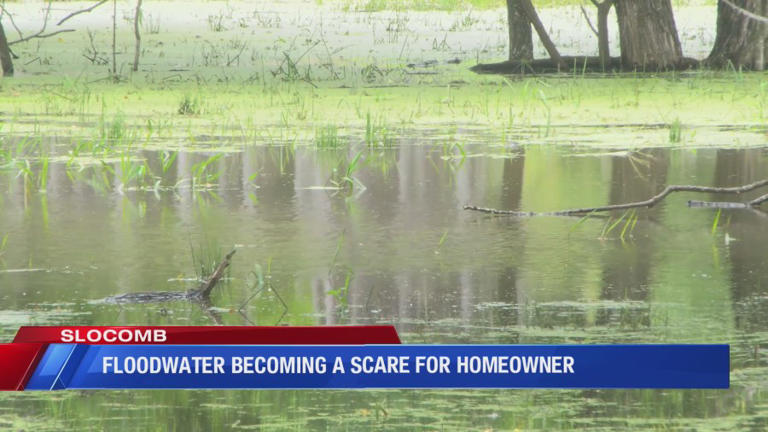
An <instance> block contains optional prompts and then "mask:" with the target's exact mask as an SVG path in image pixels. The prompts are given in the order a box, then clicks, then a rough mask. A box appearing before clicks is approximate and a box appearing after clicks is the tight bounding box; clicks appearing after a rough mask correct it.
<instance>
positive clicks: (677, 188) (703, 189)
mask: <svg viewBox="0 0 768 432" xmlns="http://www.w3.org/2000/svg"><path fill="white" fill-rule="evenodd" d="M764 186H768V179H765V180H760V181H757V182H754V183H750V184H746V185H743V186H734V187H712V186H692V185H670V186H667V187H666V188H664V190H663V191H661V192H659V193H658V194H656V195H654V196H653V197H651V198H649V199H647V200H645V201H635V202H629V203H624V204H613V205H606V206H600V207H584V208H576V209H568V210H558V211H552V212H525V211H515V210H499V209H494V208H485V207H477V206H472V205H466V206H464V210H472V211H477V212H481V213H488V214H494V215H505V216H517V217H530V216H581V215H586V214H590V213H599V212H608V211H614V210H627V209H633V208H642V207H647V208H651V207H653V206H655V205H656V204H658V203H660V202H661V201H663V200H664V198H666V197H667V195H669V194H671V193H673V192H698V193H722V194H742V193H746V192H749V191H753V190H755V189H758V188H761V187H764ZM767 201H768V194H765V195H763V196H760V197H758V198H755V199H753V200H752V201H749V202H746V203H719V202H706V201H688V206H689V207H713V208H745V209H754V208H755V207H757V206H759V205H760V204H762V203H764V202H767ZM734 204H736V205H734Z"/></svg>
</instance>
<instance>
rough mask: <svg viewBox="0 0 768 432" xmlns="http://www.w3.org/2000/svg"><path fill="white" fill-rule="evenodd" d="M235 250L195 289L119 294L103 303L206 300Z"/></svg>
mask: <svg viewBox="0 0 768 432" xmlns="http://www.w3.org/2000/svg"><path fill="white" fill-rule="evenodd" d="M236 251H237V250H236V249H232V251H231V252H230V253H228V254H227V255H225V256H224V259H223V260H222V261H221V262H220V263H219V265H218V266H216V269H215V270H214V271H213V273H212V274H211V276H210V277H209V278H208V279H207V280H205V281H203V282H201V283H200V286H199V287H198V288H197V289H192V290H189V291H150V292H137V293H126V294H119V295H116V296H111V297H107V298H105V299H104V300H102V301H103V302H104V303H114V304H135V303H165V302H172V301H197V302H208V300H209V299H210V297H211V291H212V290H213V287H215V286H216V284H217V283H218V282H219V280H220V279H221V278H222V277H223V276H224V271H225V270H226V269H227V267H229V264H230V261H231V260H232V256H233V255H234V254H235V252H236Z"/></svg>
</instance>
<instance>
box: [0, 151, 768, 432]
mask: <svg viewBox="0 0 768 432" xmlns="http://www.w3.org/2000/svg"><path fill="white" fill-rule="evenodd" d="M361 148H362V147H361ZM358 150H359V149H351V150H343V151H342V150H337V149H328V150H315V149H311V148H306V147H297V148H295V149H294V148H290V147H285V146H280V147H278V146H274V147H249V148H246V149H244V150H243V151H242V152H233V153H226V154H224V156H223V157H221V158H220V159H218V160H217V161H216V162H215V163H214V165H213V166H214V168H213V171H215V172H216V173H217V177H216V178H215V181H214V182H212V183H211V184H210V185H208V186H209V187H206V188H204V190H193V189H191V188H189V187H188V184H189V183H190V180H189V173H190V172H191V171H193V169H194V167H195V166H196V164H199V163H201V162H203V161H205V160H207V159H208V158H209V157H210V156H211V155H210V154H208V153H204V152H190V153H180V154H179V155H178V157H177V159H176V160H175V162H174V164H173V166H172V168H171V169H169V170H168V171H167V172H166V173H165V174H164V177H163V184H165V185H178V187H176V188H175V189H171V190H160V191H152V190H138V191H137V190H125V191H124V193H122V194H121V193H118V192H115V191H113V190H112V189H113V187H114V185H108V184H107V185H106V186H105V184H104V182H103V181H101V180H99V174H98V172H97V170H96V168H88V169H85V170H83V172H82V173H80V174H78V176H74V177H73V176H72V175H71V172H68V170H67V168H66V167H65V166H64V164H57V163H53V164H51V167H50V169H49V174H48V187H47V193H46V194H40V193H37V192H30V191H28V190H26V188H25V187H24V184H23V179H20V178H19V177H17V176H16V175H15V173H4V175H3V176H2V177H0V186H1V187H2V190H3V192H2V201H1V203H0V227H1V228H0V235H4V234H6V233H7V234H8V238H9V240H8V245H7V248H6V250H5V251H4V253H3V255H2V257H1V258H0V287H1V288H0V327H1V328H2V331H3V335H10V334H11V333H12V332H13V331H15V328H16V327H17V326H18V325H22V324H33V323H38V324H40V323H56V324H194V323H199V324H210V323H211V322H210V319H209V318H208V316H207V315H206V313H205V312H204V311H201V310H200V309H199V308H198V307H197V306H196V305H190V304H184V303H174V304H166V305H127V306H120V307H118V306H112V305H104V304H98V303H93V302H92V301H93V300H97V299H100V298H104V297H107V296H110V295H115V294H119V293H123V292H132V291H148V290H183V289H187V288H189V287H191V286H193V285H194V283H195V282H194V278H195V272H194V268H193V267H192V262H191V256H190V248H203V249H208V250H215V249H217V248H222V249H224V248H228V247H230V246H231V245H237V246H238V247H239V248H240V251H239V252H238V254H237V255H236V256H235V260H234V263H233V266H232V272H231V275H230V278H229V280H228V283H227V284H224V285H223V286H222V287H221V288H220V289H218V291H217V292H216V294H215V297H214V299H213V302H214V304H215V305H216V306H217V307H219V308H221V313H222V317H223V320H224V322H225V323H227V324H247V322H246V321H244V320H243V318H242V317H241V316H240V315H239V314H237V313H236V309H237V307H238V306H239V305H240V304H242V302H243V301H245V300H246V299H248V298H249V297H250V295H251V294H252V291H253V287H252V286H249V285H248V283H246V279H247V275H248V273H249V272H251V271H252V270H254V269H258V271H261V272H262V273H263V275H264V276H265V277H267V278H269V281H270V284H271V286H272V287H273V288H274V289H275V290H276V291H278V292H279V294H280V296H281V297H282V298H283V299H285V301H286V302H287V304H288V313H287V315H286V317H285V318H284V319H283V322H286V323H289V324H343V323H351V324H365V323H392V324H394V325H396V326H397V328H398V330H399V331H400V333H401V335H402V338H403V340H404V341H405V342H410V343H417V342H427V343H438V342H467V343H473V342H476V343H480V342H487V343H547V342H549V343H564V342H565V343H580V342H584V343H609V342H727V343H730V344H732V358H733V369H734V372H733V374H732V381H733V389H732V390H729V391H727V392H600V391H593V392H575V391H574V392H539V391H534V392H425V393H424V394H423V395H421V396H417V395H416V393H414V392H371V393H365V394H361V393H348V392H224V393H200V392H185V393H179V392H161V393H151V394H150V393H145V392H139V393H136V394H131V395H130V396H126V395H122V396H121V397H127V398H129V400H128V401H125V402H122V400H121V402H117V401H118V396H117V395H116V394H113V393H99V394H92V395H90V396H89V397H87V398H70V397H67V396H63V398H64V401H63V402H53V400H54V399H48V398H47V397H40V396H38V397H37V398H31V397H28V396H23V397H22V396H9V397H8V398H7V401H8V405H7V406H8V407H9V408H4V411H5V412H6V413H7V414H8V415H13V416H16V417H24V416H25V413H26V412H27V411H28V410H27V407H30V406H32V407H34V411H35V412H37V413H41V414H44V413H50V412H51V411H50V410H53V409H54V408H53V407H54V406H55V405H56V404H64V406H65V408H64V409H65V410H67V412H71V413H73V414H72V416H71V418H69V419H67V420H62V421H63V422H64V423H68V424H69V423H71V424H69V426H76V425H84V424H87V423H86V421H87V418H88V416H89V415H93V416H98V417H100V418H101V417H102V416H103V413H104V410H106V411H107V412H109V413H110V415H111V416H112V417H109V418H107V419H105V420H102V421H103V422H104V423H103V427H110V426H114V425H117V424H120V422H121V421H122V420H120V419H122V418H128V417H130V418H131V419H134V418H136V416H137V415H138V417H140V418H142V419H144V420H146V423H144V424H145V425H147V424H151V423H153V422H158V421H159V422H167V425H168V426H169V428H179V429H182V428H183V429H189V428H190V427H192V426H190V425H193V427H194V428H197V429H208V428H219V427H222V425H241V426H243V427H246V426H249V427H251V426H253V427H257V426H258V427H262V428H265V429H270V428H275V429H279V428H280V427H282V426H286V425H294V426H296V427H298V428H310V429H314V428H321V429H328V428H336V427H351V428H356V427H366V426H367V427H373V426H377V427H392V428H395V429H397V428H400V429H403V430H407V429H410V428H412V427H414V425H416V424H422V423H424V424H430V425H433V426H435V427H438V426H440V425H442V426H445V427H448V428H460V429H465V428H466V427H467V426H470V425H471V426H472V427H477V428H480V429H483V428H498V429H507V428H515V427H519V428H531V429H537V428H538V429H578V428H581V427H607V428H615V427H633V426H635V425H640V426H637V427H639V428H641V429H643V428H649V427H661V426H660V425H665V427H669V428H672V429H675V428H678V427H682V426H684V425H686V424H690V425H694V426H693V427H694V428H696V427H701V428H706V427H712V428H714V427H715V426H718V427H720V426H721V427H722V428H726V429H727V428H735V427H740V428H743V430H749V429H750V428H751V429H753V430H760V429H761V428H765V427H768V414H766V412H765V410H764V407H765V405H766V402H767V401H768V399H766V390H765V388H766V383H767V382H768V374H767V373H766V370H768V362H766V360H765V359H766V357H765V352H768V351H767V350H768V318H766V317H768V300H767V299H768V295H767V291H766V290H767V289H768V288H766V287H768V276H766V271H765V270H766V268H765V264H766V263H767V262H768V249H766V247H765V245H766V244H768V218H765V217H761V216H759V215H758V214H756V213H754V212H745V211H723V213H722V214H721V215H720V217H719V224H718V225H717V226H716V227H715V228H714V229H713V222H714V220H715V217H716V212H715V211H711V210H707V209H689V208H687V207H686V205H685V202H686V200H687V199H690V198H691V196H690V195H685V194H681V195H679V196H676V195H673V196H671V197H669V199H668V200H666V201H665V202H664V203H662V204H660V205H658V206H656V207H654V208H652V209H647V210H640V211H638V212H637V222H636V223H634V224H632V225H631V226H630V225H628V224H627V223H626V221H627V220H629V219H627V218H626V216H625V219H624V220H623V221H622V222H618V223H615V222H616V221H617V220H618V219H619V218H621V217H622V213H616V214H613V215H610V216H609V217H610V219H605V218H589V219H586V220H583V221H580V220H579V219H578V218H551V217H541V218H528V219H525V218H491V217H487V216H484V215H478V214H472V213H467V212H465V211H463V210H461V207H462V206H463V205H464V204H468V203H473V204H478V205H483V206H489V207H498V208H506V209H521V210H540V211H544V210H555V209H560V208H568V207H573V206H588V205H600V204H606V203H610V204H615V203H621V202H626V201H634V200H641V199H645V198H648V197H649V196H651V195H653V194H654V193H656V192H658V191H659V190H661V189H662V188H663V187H664V186H666V185H667V184H673V183H674V184H702V185H715V186H733V185H739V184H746V183H749V182H752V181H755V180H758V179H762V178H766V177H768V153H767V152H766V151H765V150H764V149H748V150H702V149H699V150H695V151H694V150H687V149H675V150H668V149H647V150H644V149H638V150H634V151H631V152H617V153H610V154H608V153H594V154H590V151H589V150H588V149H586V150H585V149H576V150H574V151H567V150H564V149H563V148H562V147H546V146H526V147H509V146H503V147H496V146H490V145H489V146H486V145H468V146H466V147H465V148H464V151H465V152H466V153H467V154H466V156H465V157H458V156H457V152H455V151H453V150H451V149H450V148H447V147H446V146H441V145H420V144H419V143H418V142H407V141H405V140H404V141H402V142H399V143H398V145H396V146H394V147H392V148H384V149H365V148H363V156H362V158H363V161H364V162H363V165H362V168H361V169H360V170H358V171H356V172H355V173H354V176H355V178H356V179H357V180H358V181H359V182H360V184H361V185H364V190H363V188H362V187H356V188H355V189H354V190H351V191H350V190H339V189H338V188H337V187H335V185H334V183H333V182H332V180H333V179H334V178H338V177H337V174H338V170H343V169H346V167H347V166H348V164H349V161H350V160H351V159H352V158H353V157H354V155H355V154H356V153H357V151H358ZM140 156H141V157H143V158H144V159H146V160H147V164H148V166H149V167H150V170H151V171H152V172H155V173H157V172H161V171H162V167H161V165H160V160H161V159H160V155H159V154H158V153H157V152H151V151H143V152H141V153H140ZM334 170H336V171H334ZM335 176H336V177H335ZM73 178H74V181H73ZM764 192H765V191H763V193H764ZM756 194H759V192H755V193H754V194H749V195H748V196H745V197H736V196H734V197H721V196H709V197H696V198H697V199H712V200H726V199H738V200H746V199H749V198H750V197H753V196H756ZM614 223H615V224H614ZM254 271H255V270H254ZM246 312H247V315H248V317H249V319H251V320H252V321H253V322H256V323H258V324H274V323H275V322H277V320H278V319H280V316H281V314H282V309H281V307H280V305H279V303H278V302H277V300H276V299H275V297H274V296H273V295H270V293H269V291H267V292H265V293H263V294H261V295H259V296H257V297H256V298H255V299H254V300H253V301H252V302H251V303H249V304H248V306H247V308H246ZM158 394H160V395H161V396H157V395H158ZM56 397H62V396H56ZM158 397H160V398H161V399H162V400H164V401H165V403H164V404H161V405H160V406H155V401H156V400H157V398H158ZM51 398H53V397H51ZM547 405H549V406H551V411H547V412H543V413H542V412H541V411H540V410H541V409H542V408H541V407H542V406H547ZM194 407H201V408H200V409H199V410H198V409H197V408H194ZM215 407H238V409H229V408H227V409H223V410H217V409H214V408H215ZM136 410H138V411H141V412H140V413H139V414H137V413H136ZM89 413H90V414H89ZM190 413H194V415H190ZM628 417H640V418H642V419H644V420H637V421H638V423H632V424H630V423H628V422H627V420H626V419H627V418H628ZM707 417H711V418H716V419H717V421H716V422H714V423H709V424H707V423H706V422H704V421H700V420H697V419H703V418H707ZM680 419H684V420H680ZM140 424H142V423H141V422H139V423H137V427H140V426H139V425H140ZM696 425H698V426H696ZM44 426H45V425H42V426H41V427H43V428H45V427H44ZM49 426H50V425H49ZM51 428H55V427H53V426H51Z"/></svg>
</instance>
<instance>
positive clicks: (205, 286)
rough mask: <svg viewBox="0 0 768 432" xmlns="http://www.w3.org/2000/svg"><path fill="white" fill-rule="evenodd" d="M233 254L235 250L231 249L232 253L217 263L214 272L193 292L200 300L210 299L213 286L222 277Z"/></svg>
mask: <svg viewBox="0 0 768 432" xmlns="http://www.w3.org/2000/svg"><path fill="white" fill-rule="evenodd" d="M235 252H237V249H232V252H230V253H228V254H227V255H226V256H225V257H224V259H223V260H221V263H219V265H218V267H216V270H214V272H213V274H212V275H211V277H210V278H208V280H207V281H205V282H203V283H202V284H200V288H198V289H197V290H196V291H195V293H196V294H197V295H199V296H200V297H202V298H208V297H210V295H211V290H212V289H213V287H214V286H216V283H217V282H219V279H221V277H222V276H224V270H226V269H227V267H229V261H230V260H231V259H232V255H234V254H235Z"/></svg>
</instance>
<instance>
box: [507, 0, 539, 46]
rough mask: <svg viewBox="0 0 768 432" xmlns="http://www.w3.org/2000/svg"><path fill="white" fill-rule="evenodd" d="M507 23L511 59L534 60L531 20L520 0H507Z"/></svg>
mask: <svg viewBox="0 0 768 432" xmlns="http://www.w3.org/2000/svg"><path fill="white" fill-rule="evenodd" d="M507 25H508V27H509V60H510V61H531V60H533V37H532V36H531V35H532V31H531V22H530V21H528V16H527V15H526V14H525V10H524V9H523V8H522V6H520V1H519V0H507Z"/></svg>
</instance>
